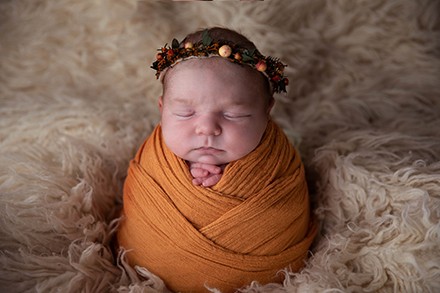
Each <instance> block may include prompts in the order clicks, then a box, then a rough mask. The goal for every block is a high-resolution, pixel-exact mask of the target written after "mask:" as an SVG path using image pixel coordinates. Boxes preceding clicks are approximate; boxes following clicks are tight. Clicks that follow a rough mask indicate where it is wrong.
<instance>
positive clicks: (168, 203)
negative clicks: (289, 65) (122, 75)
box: [118, 28, 317, 292]
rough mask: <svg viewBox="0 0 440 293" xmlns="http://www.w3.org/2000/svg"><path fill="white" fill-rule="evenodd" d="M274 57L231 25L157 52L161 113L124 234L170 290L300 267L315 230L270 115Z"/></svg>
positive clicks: (302, 184) (294, 160)
mask: <svg viewBox="0 0 440 293" xmlns="http://www.w3.org/2000/svg"><path fill="white" fill-rule="evenodd" d="M284 67H285V65H284V64H282V63H281V62H280V61H279V60H278V59H275V58H272V57H265V56H263V55H262V54H261V53H260V52H259V51H258V50H257V49H256V47H255V45H254V44H253V43H252V42H250V41H249V40H248V39H247V38H245V37H244V36H242V35H241V34H239V33H237V32H235V31H232V30H229V29H224V28H211V29H207V30H202V31H198V32H195V33H193V34H190V35H188V36H187V37H186V38H185V39H184V40H183V41H182V42H180V43H179V42H178V41H177V40H173V43H172V46H171V47H168V46H165V47H163V48H161V49H160V51H159V53H158V54H157V56H156V61H155V62H154V63H153V65H152V68H153V69H155V70H156V71H157V72H156V76H157V77H158V78H160V80H161V82H162V83H163V93H162V96H161V97H160V98H159V109H160V112H161V122H160V124H159V125H158V126H157V127H156V128H155V130H154V131H153V133H152V134H151V136H150V137H149V138H147V140H146V141H145V142H144V144H143V145H142V146H141V147H140V149H139V151H138V153H137V154H136V157H135V158H134V159H133V160H132V161H131V162H130V167H129V170H128V174H127V179H126V181H125V183H124V199H123V200H124V210H123V215H124V221H122V223H121V226H120V228H119V231H118V243H119V245H120V246H121V247H123V248H125V249H128V250H129V251H130V252H129V253H128V254H127V258H128V260H129V263H130V264H131V265H140V266H143V267H146V268H147V269H149V270H151V272H152V273H154V274H156V275H158V276H159V277H161V278H162V279H163V280H164V281H165V284H166V285H167V286H168V287H169V288H170V289H171V290H174V291H181V292H206V287H213V288H218V289H220V290H222V291H223V292H234V291H235V290H237V289H238V288H240V287H242V286H244V285H247V284H250V283H251V282H252V281H258V282H260V283H263V284H264V283H269V282H280V281H281V280H280V275H279V274H278V275H277V272H278V271H279V270H280V269H283V268H286V267H287V268H289V269H291V270H293V271H298V270H299V269H300V268H301V267H302V266H303V265H304V259H306V257H307V253H308V249H309V247H310V245H311V244H312V242H313V239H314V237H315V235H316V232H317V226H316V223H315V222H314V220H313V219H312V217H310V207H309V196H308V191H307V183H306V181H305V174H304V167H303V165H302V162H301V159H300V157H299V155H298V154H297V153H296V151H295V149H294V148H293V146H292V145H290V143H289V141H288V139H287V137H286V136H285V135H284V133H283V131H282V130H281V129H280V128H279V127H278V126H277V125H276V123H275V122H274V121H273V120H271V118H270V111H271V109H272V107H273V105H274V98H273V94H274V93H275V92H283V91H285V88H286V85H287V84H288V80H287V78H286V77H285V76H284Z"/></svg>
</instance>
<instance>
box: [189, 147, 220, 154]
mask: <svg viewBox="0 0 440 293" xmlns="http://www.w3.org/2000/svg"><path fill="white" fill-rule="evenodd" d="M195 150H196V151H198V152H201V153H205V154H217V153H220V152H223V151H222V150H220V149H216V148H213V147H199V148H196V149H195Z"/></svg>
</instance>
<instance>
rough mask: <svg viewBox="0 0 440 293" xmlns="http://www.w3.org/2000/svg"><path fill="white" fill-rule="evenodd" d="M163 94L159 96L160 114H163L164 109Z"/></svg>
mask: <svg viewBox="0 0 440 293" xmlns="http://www.w3.org/2000/svg"><path fill="white" fill-rule="evenodd" d="M162 99H163V98H162V96H160V97H159V111H160V114H162V110H163V100H162Z"/></svg>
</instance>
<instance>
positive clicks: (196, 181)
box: [192, 178, 203, 186]
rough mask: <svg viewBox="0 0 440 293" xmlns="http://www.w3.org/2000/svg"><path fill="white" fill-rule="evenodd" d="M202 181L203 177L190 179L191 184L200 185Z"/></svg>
mask: <svg viewBox="0 0 440 293" xmlns="http://www.w3.org/2000/svg"><path fill="white" fill-rule="evenodd" d="M202 182H203V179H202V178H194V179H193V180H192V184H193V185H197V186H198V185H202Z"/></svg>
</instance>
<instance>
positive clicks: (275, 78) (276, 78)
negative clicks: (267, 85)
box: [272, 75, 281, 82]
mask: <svg viewBox="0 0 440 293" xmlns="http://www.w3.org/2000/svg"><path fill="white" fill-rule="evenodd" d="M272 80H273V81H274V82H279V81H280V80H281V77H280V76H279V75H275V76H274V77H272Z"/></svg>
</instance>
